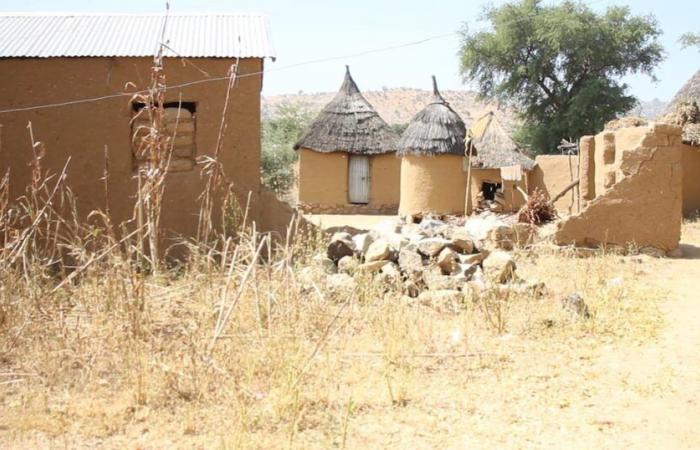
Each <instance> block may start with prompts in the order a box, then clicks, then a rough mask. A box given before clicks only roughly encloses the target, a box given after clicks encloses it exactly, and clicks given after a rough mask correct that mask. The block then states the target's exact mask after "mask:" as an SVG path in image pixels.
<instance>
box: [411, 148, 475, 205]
mask: <svg viewBox="0 0 700 450" xmlns="http://www.w3.org/2000/svg"><path fill="white" fill-rule="evenodd" d="M463 160H464V157H463V156H458V155H440V156H415V155H410V156H404V157H402V158H401V203H400V206H399V214H402V215H407V214H420V213H426V212H433V213H437V214H464V199H465V195H466V187H467V174H466V172H465V171H464V169H463V165H464V164H463Z"/></svg>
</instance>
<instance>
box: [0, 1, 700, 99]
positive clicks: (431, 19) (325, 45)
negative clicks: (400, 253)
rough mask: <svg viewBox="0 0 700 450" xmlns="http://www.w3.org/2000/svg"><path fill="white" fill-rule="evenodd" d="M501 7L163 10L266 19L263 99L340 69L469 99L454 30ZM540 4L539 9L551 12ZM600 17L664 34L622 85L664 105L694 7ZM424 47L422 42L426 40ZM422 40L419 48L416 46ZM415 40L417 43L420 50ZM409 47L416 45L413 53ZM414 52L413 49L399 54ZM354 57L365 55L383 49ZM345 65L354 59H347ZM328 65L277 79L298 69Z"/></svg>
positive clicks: (37, 8) (695, 60)
mask: <svg viewBox="0 0 700 450" xmlns="http://www.w3.org/2000/svg"><path fill="white" fill-rule="evenodd" d="M504 2H505V0H492V1H488V0H468V1H465V0H432V1H427V2H426V1H424V0H423V1H414V0H403V1H401V0H342V1H339V0H325V1H323V0H170V8H171V11H173V12H192V11H195V12H211V11H224V12H253V11H254V12H262V13H265V14H266V15H267V16H268V19H269V23H270V27H271V35H272V40H273V44H274V46H275V49H276V52H277V59H276V61H274V62H271V61H270V62H268V63H267V64H266V69H268V73H266V74H265V81H264V83H265V84H264V88H263V94H265V95H276V94H291V93H299V92H305V93H312V92H328V91H335V90H337V89H338V87H339V86H340V84H341V82H342V77H343V74H344V66H345V65H346V64H348V65H350V68H351V71H352V74H353V77H354V78H355V81H356V82H357V84H358V85H359V87H360V89H363V90H377V89H382V88H397V87H411V88H419V89H430V87H431V86H430V76H431V75H435V76H436V77H437V79H438V83H439V85H440V88H441V89H445V90H446V89H470V85H469V84H468V83H465V82H464V81H463V80H462V79H461V77H460V75H459V70H458V58H457V51H458V48H459V37H458V36H457V35H456V34H452V33H454V32H456V31H458V30H460V29H461V28H462V27H463V25H464V24H467V25H468V26H469V28H470V29H483V28H485V27H486V24H485V23H484V22H483V21H481V20H480V18H481V16H482V11H483V8H484V6H486V5H494V4H495V5H499V4H502V3H504ZM556 2H557V0H546V2H545V3H548V4H551V3H556ZM586 3H587V4H589V5H590V6H591V7H592V8H593V9H595V10H597V11H603V10H605V8H607V7H608V6H612V5H628V6H629V7H630V9H631V11H632V13H633V14H636V15H646V14H653V15H654V16H655V17H656V18H657V20H658V21H659V24H660V27H661V29H662V30H663V32H664V34H663V36H662V37H661V43H662V44H663V46H664V47H665V49H666V59H665V61H664V62H663V63H662V64H661V65H660V66H659V67H658V69H657V72H656V76H657V78H658V81H657V82H653V81H652V80H650V78H649V77H647V76H642V75H633V76H629V77H627V78H625V82H626V83H627V84H628V85H629V87H630V92H631V93H632V94H634V95H635V96H637V97H638V98H639V99H641V100H652V99H655V98H658V99H661V100H670V99H671V98H672V97H673V95H674V94H675V92H676V91H677V90H678V89H679V88H680V87H681V86H682V85H683V83H685V82H686V81H687V80H688V79H689V78H690V77H691V76H692V75H693V74H694V73H695V71H696V70H698V68H700V51H698V50H697V49H685V50H682V49H681V46H680V44H679V43H678V38H679V37H680V35H681V34H683V33H684V32H688V31H697V32H700V26H699V25H698V17H699V16H700V0H663V1H661V0H627V1H624V0H587V1H586ZM164 10H165V0H92V1H85V0H0V11H1V12H18V11H27V12H131V13H139V12H163V11H164ZM430 38H432V39H430ZM426 39H428V40H426ZM424 40H425V41H424ZM418 41H424V42H421V43H419V44H415V43H416V42H418ZM409 44H415V45H409ZM398 46H400V48H391V49H387V50H384V51H377V52H374V53H369V54H364V55H357V53H364V52H367V51H372V50H378V49H386V48H387V47H398ZM353 55H354V56H353ZM327 58H334V59H333V60H331V61H325V62H320V63H316V64H305V65H302V66H298V67H294V68H289V69H285V67H287V66H290V65H295V64H298V63H301V62H306V61H312V60H318V59H327Z"/></svg>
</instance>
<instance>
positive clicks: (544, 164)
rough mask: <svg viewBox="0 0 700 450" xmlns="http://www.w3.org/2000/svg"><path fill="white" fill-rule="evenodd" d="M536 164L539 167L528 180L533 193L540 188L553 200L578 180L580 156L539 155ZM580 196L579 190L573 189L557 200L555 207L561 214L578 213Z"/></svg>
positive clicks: (531, 173) (536, 167)
mask: <svg viewBox="0 0 700 450" xmlns="http://www.w3.org/2000/svg"><path fill="white" fill-rule="evenodd" d="M535 162H536V163H537V165H536V166H535V168H534V169H533V170H532V171H531V172H530V177H529V179H528V181H529V184H530V191H531V192H532V191H533V190H534V188H538V189H540V190H541V191H542V192H544V193H545V194H547V195H548V196H549V197H550V198H552V197H554V196H555V195H557V194H559V193H560V192H561V191H562V190H564V188H566V187H567V186H568V185H569V184H571V183H572V182H573V181H576V180H577V179H578V170H579V160H578V156H567V155H539V156H537V157H536V158H535ZM578 196H579V190H578V189H577V188H573V189H571V190H570V191H569V192H568V193H567V194H565V195H564V196H563V197H562V198H560V199H559V200H557V201H556V203H554V206H555V207H556V208H557V210H558V211H560V212H565V213H569V214H571V213H574V212H578V204H579V201H578V200H579V199H578Z"/></svg>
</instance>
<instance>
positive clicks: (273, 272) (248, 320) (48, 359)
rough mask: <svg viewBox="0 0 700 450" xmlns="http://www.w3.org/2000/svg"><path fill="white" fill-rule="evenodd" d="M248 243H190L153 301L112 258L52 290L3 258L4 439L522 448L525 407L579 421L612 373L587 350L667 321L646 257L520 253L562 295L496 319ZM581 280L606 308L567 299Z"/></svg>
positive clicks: (295, 251)
mask: <svg viewBox="0 0 700 450" xmlns="http://www.w3.org/2000/svg"><path fill="white" fill-rule="evenodd" d="M241 236H244V237H242V238H241V240H240V242H239V244H238V246H237V248H238V251H237V255H236V256H235V258H236V259H235V262H234V266H233V268H231V267H230V266H228V265H227V264H226V263H220V264H217V265H214V264H212V263H211V261H210V260H208V259H206V258H204V257H202V256H194V257H193V258H192V260H191V261H190V262H189V264H188V265H187V266H186V267H183V268H180V269H178V270H177V271H174V270H173V271H171V272H169V273H167V274H164V275H161V276H160V277H158V278H152V277H144V283H143V292H142V293H141V297H139V298H140V300H139V301H136V297H135V296H134V294H133V289H131V288H130V286H131V284H132V283H133V274H131V272H130V270H129V269H128V266H129V263H128V262H127V261H125V260H124V259H122V258H121V257H119V256H118V255H116V254H115V255H111V256H110V257H109V258H108V259H106V260H103V261H100V262H98V263H95V264H93V265H92V266H90V267H89V269H88V270H86V271H85V273H83V274H82V276H81V277H80V280H79V282H76V283H74V284H69V285H66V286H64V287H63V288H61V289H60V290H58V291H57V292H55V293H53V294H52V293H51V291H52V289H53V287H54V286H55V283H56V281H55V280H54V279H53V278H51V277H41V276H32V277H30V278H27V277H25V276H23V274H22V273H21V272H19V271H16V270H4V271H3V274H2V280H0V281H1V283H2V288H0V311H1V312H2V318H1V320H0V323H1V326H2V343H1V347H0V349H1V353H0V362H1V364H2V366H1V367H2V369H1V370H0V372H1V373H0V376H1V377H2V378H1V379H0V383H1V384H0V402H2V404H3V408H1V411H0V427H1V430H2V432H1V433H2V435H1V436H0V440H2V441H4V444H5V446H27V445H37V444H46V443H49V442H52V443H54V444H56V445H58V444H61V445H62V443H64V442H68V443H71V445H72V444H73V443H76V442H80V443H82V444H84V445H87V446H91V445H97V444H101V445H107V446H112V447H121V446H123V445H126V444H127V443H135V442H140V443H144V444H147V445H148V446H155V447H165V446H170V445H174V444H177V445H179V446H189V445H191V444H192V445H200V446H205V447H210V446H215V445H216V446H221V447H223V448H269V447H274V448H277V447H294V448H309V447H318V448H327V447H333V446H339V447H343V446H347V447H351V448H353V447H354V448H357V447H364V446H375V447H376V446H384V445H389V446H391V445H396V446H405V445H413V444H416V443H418V444H420V445H419V446H434V445H442V444H444V443H446V442H452V443H455V442H457V443H459V442H461V441H460V440H461V439H462V434H464V435H465V436H466V435H469V436H470V439H476V441H475V442H482V440H483V442H489V443H492V444H494V445H495V444H498V443H501V444H504V443H508V442H518V440H519V439H523V438H530V437H532V438H534V436H535V435H533V432H532V429H529V428H528V427H529V426H525V425H526V424H528V423H530V419H529V415H530V414H542V411H543V410H544V409H547V410H548V409H553V410H556V411H558V413H559V414H562V420H564V421H569V420H571V421H574V422H575V420H577V418H576V416H575V415H572V417H569V415H567V413H566V411H567V409H568V408H570V407H571V405H577V406H579V407H580V404H581V403H582V402H585V401H586V398H587V397H589V396H591V395H593V393H592V392H590V390H591V389H595V387H594V386H595V385H589V386H588V387H587V388H586V389H583V390H582V389H581V386H580V383H581V382H582V381H584V380H591V379H595V377H597V376H600V374H596V373H595V369H594V368H593V367H592V366H591V365H590V364H589V361H590V360H591V359H592V358H593V357H594V355H595V354H596V352H597V351H598V349H599V348H600V347H601V345H607V344H611V343H617V342H623V343H624V345H636V344H637V343H638V342H642V341H644V340H647V339H650V338H653V337H654V335H655V332H656V330H657V328H658V326H659V321H660V315H659V312H658V310H657V308H656V305H657V303H656V300H657V299H658V298H659V293H658V292H655V291H654V290H650V289H648V288H647V287H646V286H645V285H644V284H643V283H640V277H641V276H642V275H643V273H642V269H643V268H644V265H643V264H640V263H639V262H636V261H638V260H641V259H640V258H642V257H620V256H616V255H612V254H611V255H601V256H599V257H595V258H589V259H577V258H573V257H568V256H562V255H561V254H560V253H551V254H548V253H547V252H546V251H544V250H542V251H540V252H538V253H537V254H535V253H533V252H521V253H519V254H518V261H519V263H520V272H521V274H524V276H525V277H527V278H534V277H538V278H539V279H541V280H544V281H546V283H547V286H548V290H549V291H550V292H549V293H548V294H546V295H544V296H543V297H541V296H537V295H534V294H523V293H517V292H509V293H508V294H507V300H506V297H504V296H503V295H500V296H498V297H497V300H500V301H499V302H496V303H492V304H491V306H489V307H490V308H496V307H497V308H499V310H498V312H499V314H500V316H501V317H502V326H495V325H494V323H493V322H492V321H489V320H487V319H486V316H485V311H484V310H483V309H482V308H480V307H479V302H475V301H473V300H472V299H468V298H466V299H465V302H464V305H463V307H462V309H461V310H460V311H459V312H458V313H457V314H449V313H445V312H441V311H440V310H439V308H437V309H436V308H431V307H426V306H421V305H415V304H412V303H411V302H409V301H407V300H406V299H404V298H402V297H401V295H400V294H399V293H397V292H394V291H393V290H392V289H390V288H389V289H387V288H386V287H385V286H382V285H381V284H380V283H379V282H374V281H372V280H363V281H364V282H362V283H360V284H359V287H358V288H356V289H355V290H354V291H352V292H345V293H344V292H340V293H338V292H330V291H329V290H328V289H327V288H326V287H325V286H324V285H323V284H322V279H321V278H320V277H315V276H311V279H309V275H308V273H304V274H301V273H300V269H301V268H303V267H305V266H307V263H308V262H309V255H310V254H312V253H313V247H300V246H296V247H294V246H287V247H286V248H283V249H280V251H278V252H277V253H275V254H272V256H271V259H270V260H268V261H267V262H265V263H258V264H255V265H253V266H251V263H250V261H252V260H254V258H253V254H254V252H255V250H256V249H257V248H258V245H259V243H260V239H258V238H255V237H254V236H252V235H250V234H245V233H241ZM307 242H313V240H308V241H307ZM263 248H266V247H265V245H263ZM538 255H539V256H538ZM231 258H232V257H229V259H227V261H230V260H231ZM307 272H308V271H307ZM246 273H249V275H248V276H249V278H247V279H246V278H245V276H246ZM105 274H109V276H105ZM35 275H36V274H35ZM244 279H245V280H246V281H245V282H244ZM239 289H240V292H241V295H240V297H239V298H238V297H237V292H238V291H239ZM572 291H578V292H580V293H581V294H582V295H583V296H584V298H585V299H586V301H587V302H588V303H589V306H590V307H591V310H592V313H593V318H592V319H591V320H588V321H580V320H577V319H575V318H572V317H571V316H569V315H568V313H566V312H565V311H564V310H562V308H561V307H560V305H559V303H558V299H559V297H560V296H562V295H563V294H566V293H569V292H572ZM237 298H238V300H236V299H237ZM141 302H142V304H143V306H140V305H141ZM234 302H235V303H234ZM230 305H234V308H233V309H232V313H231V316H230V319H229V320H228V322H226V323H225V326H223V328H221V334H220V336H219V338H218V339H217V340H216V341H215V343H214V345H213V347H212V338H213V336H214V335H215V330H216V329H217V326H218V325H221V319H220V317H219V312H220V308H221V307H222V306H224V307H225V308H228V307H229V306H230ZM493 305H498V306H493ZM491 312H494V310H491ZM217 324H218V325H217ZM499 328H502V329H500V330H499ZM589 377H593V378H589ZM542 426H543V427H545V428H546V427H548V426H549V427H552V426H554V425H553V424H549V425H548V424H547V422H546V421H544V422H542ZM504 427H505V428H504ZM506 429H507V430H508V431H507V432H506ZM550 432H553V433H556V429H554V428H552V429H551V430H550ZM512 439H515V441H511V440H512Z"/></svg>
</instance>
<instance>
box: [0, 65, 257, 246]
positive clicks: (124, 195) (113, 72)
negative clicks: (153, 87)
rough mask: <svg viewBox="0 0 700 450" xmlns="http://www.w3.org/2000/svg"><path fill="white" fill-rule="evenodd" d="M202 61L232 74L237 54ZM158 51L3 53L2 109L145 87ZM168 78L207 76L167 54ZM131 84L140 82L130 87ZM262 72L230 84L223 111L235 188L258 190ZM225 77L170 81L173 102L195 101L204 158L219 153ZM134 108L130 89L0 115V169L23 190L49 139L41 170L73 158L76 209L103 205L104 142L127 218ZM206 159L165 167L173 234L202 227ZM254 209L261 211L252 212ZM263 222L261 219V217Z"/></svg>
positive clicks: (226, 156) (225, 151)
mask: <svg viewBox="0 0 700 450" xmlns="http://www.w3.org/2000/svg"><path fill="white" fill-rule="evenodd" d="M193 61H194V62H195V64H196V65H197V67H198V68H199V69H201V70H203V71H206V72H207V73H208V74H209V75H210V76H211V77H225V76H226V75H227V71H228V70H229V67H230V66H231V64H232V63H233V62H234V61H233V60H230V59H228V60H227V59H207V58H198V59H195V60H193ZM151 63H152V58H51V59H32V58H27V59H2V60H0V99H2V106H3V108H13V107H24V106H30V105H40V104H47V103H59V102H65V101H66V100H75V99H82V98H89V97H98V96H104V95H109V94H113V93H115V92H123V91H124V90H125V89H126V90H128V89H133V90H136V89H143V88H146V87H147V86H148V85H149V81H150V66H151ZM164 66H165V76H166V82H167V84H168V85H169V86H173V85H176V84H180V83H185V82H190V81H193V80H201V79H203V78H205V76H204V75H203V74H202V73H201V72H200V70H198V69H197V68H195V67H193V66H192V65H183V64H182V63H181V61H180V60H174V59H166V60H165V63H164ZM261 70H262V60H260V59H243V60H241V62H240V67H239V73H240V74H241V75H244V74H246V73H253V72H259V71H261ZM127 83H134V84H135V86H136V87H135V88H134V87H127ZM261 83H262V78H261V76H260V75H254V76H247V77H242V78H239V80H238V81H237V84H236V86H235V87H234V89H233V90H232V92H231V98H230V105H229V108H228V111H227V114H226V117H225V123H226V125H227V127H226V132H225V134H224V138H223V147H222V150H221V155H220V159H221V162H222V163H223V166H224V170H225V172H226V175H227V177H228V178H229V179H230V180H232V181H233V182H234V183H235V185H236V192H239V193H241V195H242V196H243V197H242V198H240V199H239V200H240V202H241V203H245V197H246V193H248V192H253V193H254V194H258V193H259V191H260V90H261V86H262V84H261ZM225 96H226V81H225V80H224V81H220V82H212V83H204V84H199V85H193V86H188V87H184V88H169V89H168V92H167V96H166V101H168V102H177V101H179V100H180V99H181V100H182V101H183V102H193V103H195V105H196V114H195V152H196V156H197V157H201V156H205V155H212V154H213V153H214V150H215V148H216V142H217V136H218V134H219V126H220V123H221V117H222V112H223V109H224V99H225ZM133 114H134V113H133V109H132V106H131V103H130V98H129V97H128V96H125V97H117V98H111V99H106V100H101V101H96V102H90V103H83V104H76V105H70V106H62V107H60V108H51V109H40V110H35V111H27V112H16V113H8V114H2V115H0V124H2V125H3V131H2V143H1V145H2V151H0V169H1V170H2V171H3V173H4V171H5V170H6V169H8V168H9V169H10V170H11V174H12V178H11V180H12V181H11V194H12V196H13V197H15V198H16V197H17V196H19V195H21V194H22V192H23V191H24V188H25V186H26V185H27V183H28V182H29V180H30V170H29V162H30V159H31V153H32V152H31V142H30V137H29V132H28V130H27V124H28V123H29V122H31V124H32V129H33V132H34V137H35V139H36V140H38V141H41V142H43V143H44V145H45V147H46V156H45V157H44V159H43V160H42V166H43V168H44V169H46V170H48V171H49V172H51V173H58V172H60V170H61V168H62V167H63V165H64V164H65V163H66V161H67V159H68V158H69V157H70V158H71V161H70V164H69V166H68V171H67V173H68V183H69V185H70V186H71V188H72V189H73V192H74V193H75V194H76V195H77V200H78V203H77V206H78V211H79V214H80V215H81V216H83V217H85V216H86V215H87V214H88V213H89V212H90V211H92V210H94V209H97V208H102V209H104V208H105V197H104V193H103V182H102V181H101V180H100V179H101V177H102V174H103V168H104V153H105V148H107V149H108V152H109V160H110V164H109V166H110V173H109V178H108V187H109V202H110V209H111V212H112V218H113V221H114V222H115V223H120V222H122V221H125V220H127V219H129V218H130V217H131V216H132V212H133V211H132V210H133V204H134V198H133V197H134V193H135V191H136V182H135V179H134V164H133V158H132V147H131V142H130V141H131V124H130V121H131V119H132V117H133ZM201 168H202V167H201V165H198V166H195V167H194V168H193V169H191V170H186V171H180V172H173V173H171V174H169V175H168V177H167V181H166V187H165V196H164V207H163V217H162V222H161V223H162V225H163V226H164V228H165V229H166V230H170V231H171V232H172V233H175V234H181V235H186V236H192V235H193V234H194V233H195V231H196V226H197V212H198V210H199V205H198V203H197V197H198V196H199V195H200V193H201V192H202V190H203V188H204V180H203V179H202V177H201V176H200V173H201ZM255 217H257V216H255ZM261 225H262V226H263V228H264V227H265V225H264V224H262V223H261Z"/></svg>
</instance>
